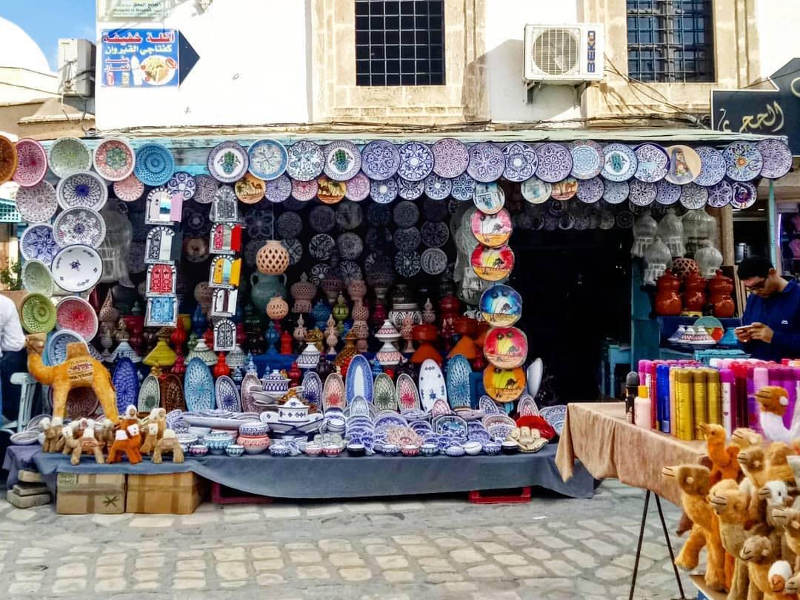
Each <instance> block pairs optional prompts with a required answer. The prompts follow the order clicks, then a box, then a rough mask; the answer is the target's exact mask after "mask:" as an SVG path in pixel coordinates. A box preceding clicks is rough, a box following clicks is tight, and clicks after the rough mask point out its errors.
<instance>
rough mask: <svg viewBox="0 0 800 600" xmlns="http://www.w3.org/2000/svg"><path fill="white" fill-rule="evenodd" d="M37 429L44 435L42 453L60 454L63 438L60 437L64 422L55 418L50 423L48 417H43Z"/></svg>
mask: <svg viewBox="0 0 800 600" xmlns="http://www.w3.org/2000/svg"><path fill="white" fill-rule="evenodd" d="M39 428H40V429H41V430H42V432H43V433H44V443H43V444H42V452H61V451H62V450H63V449H64V436H63V435H62V430H63V428H64V421H63V420H62V419H59V418H55V419H53V420H52V421H50V418H49V417H45V418H44V419H42V420H41V421H40V422H39Z"/></svg>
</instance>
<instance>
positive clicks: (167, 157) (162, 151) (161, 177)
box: [133, 144, 175, 187]
mask: <svg viewBox="0 0 800 600" xmlns="http://www.w3.org/2000/svg"><path fill="white" fill-rule="evenodd" d="M174 170H175V159H174V158H173V157H172V152H170V150H169V148H167V147H166V146H163V145H161V144H145V145H144V146H141V147H140V148H139V149H138V150H137V151H136V166H135V167H134V168H133V173H134V175H136V178H137V179H138V180H139V181H141V182H142V183H144V184H145V185H149V186H151V187H157V186H159V185H164V184H165V183H167V182H168V181H169V179H170V177H172V172H173V171H174Z"/></svg>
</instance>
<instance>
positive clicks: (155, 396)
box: [136, 375, 161, 412]
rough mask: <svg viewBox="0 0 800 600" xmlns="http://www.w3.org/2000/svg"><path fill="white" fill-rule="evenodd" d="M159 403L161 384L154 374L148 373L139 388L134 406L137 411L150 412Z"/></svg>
mask: <svg viewBox="0 0 800 600" xmlns="http://www.w3.org/2000/svg"><path fill="white" fill-rule="evenodd" d="M160 404H161V386H160V385H159V383H158V378H157V377H156V376H155V375H148V376H147V377H145V378H144V381H142V387H140V388H139V396H138V399H137V402H136V408H137V410H138V411H139V412H150V411H151V410H153V409H154V408H157V407H158V406H159V405H160Z"/></svg>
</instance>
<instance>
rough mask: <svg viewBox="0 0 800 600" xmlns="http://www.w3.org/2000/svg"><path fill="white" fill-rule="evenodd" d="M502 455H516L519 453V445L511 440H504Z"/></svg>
mask: <svg viewBox="0 0 800 600" xmlns="http://www.w3.org/2000/svg"><path fill="white" fill-rule="evenodd" d="M502 447H503V454H516V453H517V452H519V444H518V443H517V442H513V441H511V440H506V441H505V442H503V444H502Z"/></svg>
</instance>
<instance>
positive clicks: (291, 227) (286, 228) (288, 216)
mask: <svg viewBox="0 0 800 600" xmlns="http://www.w3.org/2000/svg"><path fill="white" fill-rule="evenodd" d="M275 229H276V230H277V232H278V237H281V238H294V237H297V236H298V235H300V233H301V232H302V231H303V218H302V217H301V216H300V215H299V214H297V213H296V212H285V213H281V216H279V217H278V219H277V220H276V221H275Z"/></svg>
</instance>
